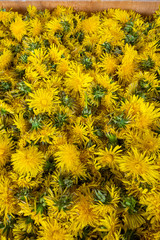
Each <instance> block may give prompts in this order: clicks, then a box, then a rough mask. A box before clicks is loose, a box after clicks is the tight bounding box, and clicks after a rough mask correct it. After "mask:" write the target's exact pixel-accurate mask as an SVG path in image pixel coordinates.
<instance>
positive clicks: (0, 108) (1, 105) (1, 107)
mask: <svg viewBox="0 0 160 240" xmlns="http://www.w3.org/2000/svg"><path fill="white" fill-rule="evenodd" d="M0 111H1V113H2V115H3V114H5V113H6V112H8V113H10V114H13V113H14V111H13V109H12V107H10V106H9V104H7V103H5V102H4V101H2V100H0Z"/></svg>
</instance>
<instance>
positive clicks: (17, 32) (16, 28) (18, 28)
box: [10, 16, 26, 42]
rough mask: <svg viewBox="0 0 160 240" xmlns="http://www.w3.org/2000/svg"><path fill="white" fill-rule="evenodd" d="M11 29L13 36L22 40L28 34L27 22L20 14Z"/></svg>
mask: <svg viewBox="0 0 160 240" xmlns="http://www.w3.org/2000/svg"><path fill="white" fill-rule="evenodd" d="M10 30H11V33H12V34H13V36H14V37H15V38H16V39H17V40H18V42H20V41H21V40H22V37H23V36H24V35H25V34H26V22H25V21H23V20H22V18H21V17H20V16H17V17H16V18H15V21H14V22H12V23H11V25H10Z"/></svg>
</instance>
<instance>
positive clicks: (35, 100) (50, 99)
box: [27, 88, 59, 114]
mask: <svg viewBox="0 0 160 240" xmlns="http://www.w3.org/2000/svg"><path fill="white" fill-rule="evenodd" d="M57 95H58V90H57V89H44V88H39V89H38V90H35V91H34V93H30V94H29V96H30V97H31V99H27V101H28V102H29V107H30V108H33V111H34V112H35V114H39V113H46V112H47V113H48V114H51V111H52V109H53V106H54V104H57V103H59V97H58V96H57Z"/></svg>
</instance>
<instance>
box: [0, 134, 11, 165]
mask: <svg viewBox="0 0 160 240" xmlns="http://www.w3.org/2000/svg"><path fill="white" fill-rule="evenodd" d="M12 148H13V143H12V142H11V140H10V139H9V138H8V137H7V135H0V166H4V165H5V163H6V162H7V160H8V159H9V157H10V155H11V150H12Z"/></svg>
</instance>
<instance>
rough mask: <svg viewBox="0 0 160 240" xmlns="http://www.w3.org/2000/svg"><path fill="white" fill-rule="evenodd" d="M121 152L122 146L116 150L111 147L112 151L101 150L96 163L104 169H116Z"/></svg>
mask: <svg viewBox="0 0 160 240" xmlns="http://www.w3.org/2000/svg"><path fill="white" fill-rule="evenodd" d="M121 151H122V150H121V147H120V146H116V147H115V148H113V146H111V148H110V149H108V148H105V150H101V149H100V150H99V151H98V152H96V153H95V154H96V155H98V157H96V162H97V163H98V164H100V165H101V166H102V167H105V166H109V167H112V168H114V167H115V166H116V160H117V159H119V157H120V153H121Z"/></svg>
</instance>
